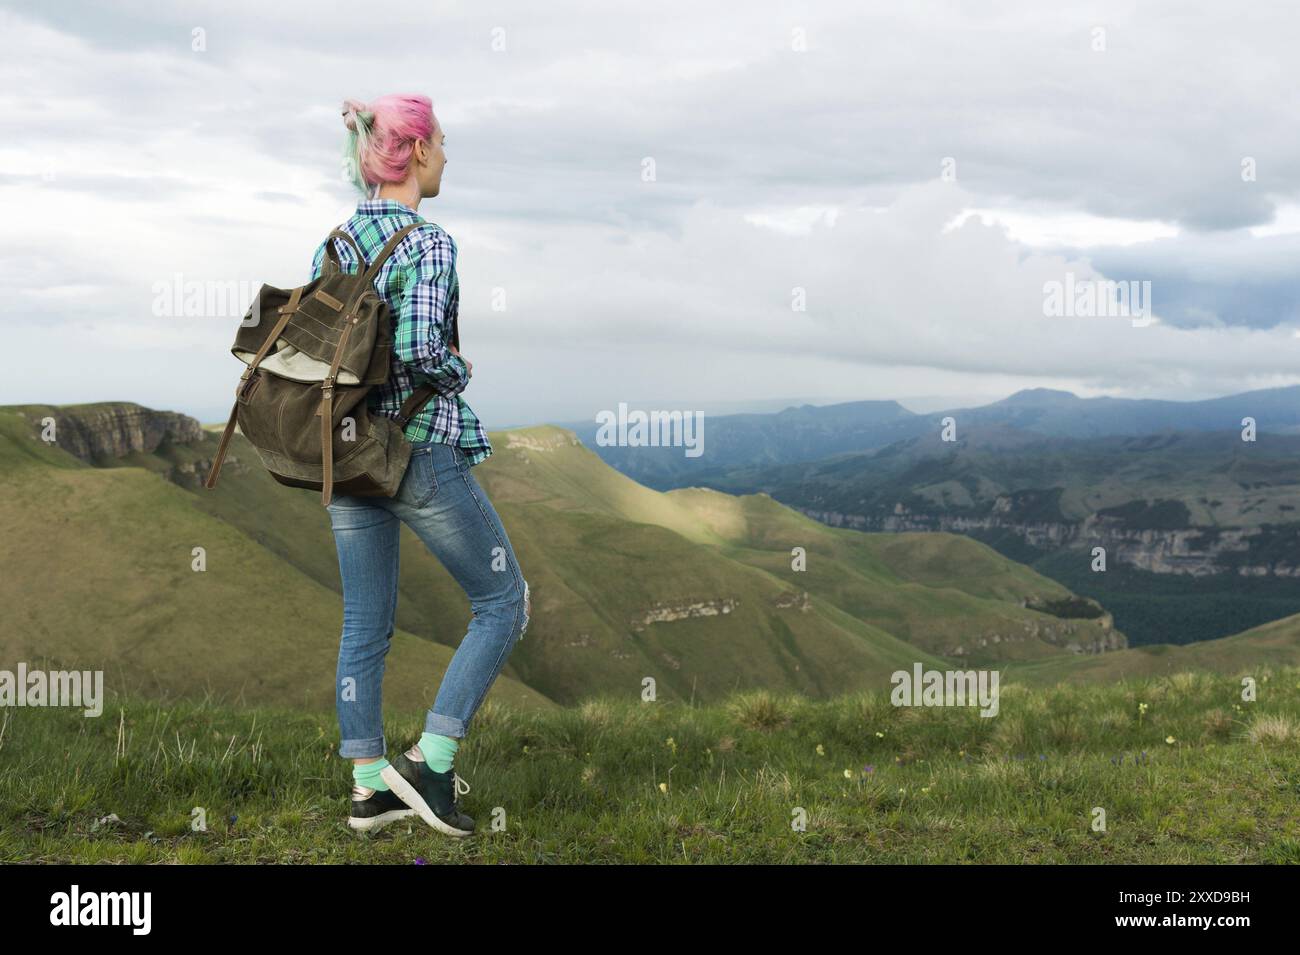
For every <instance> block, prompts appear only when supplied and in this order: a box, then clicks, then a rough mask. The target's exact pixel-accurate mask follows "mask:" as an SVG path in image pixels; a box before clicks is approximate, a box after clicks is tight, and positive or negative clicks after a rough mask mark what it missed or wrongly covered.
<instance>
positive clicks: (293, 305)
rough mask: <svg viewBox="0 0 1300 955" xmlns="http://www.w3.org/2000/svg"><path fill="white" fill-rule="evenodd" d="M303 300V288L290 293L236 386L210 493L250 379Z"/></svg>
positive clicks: (208, 483) (211, 473) (209, 482)
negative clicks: (269, 332) (272, 326)
mask: <svg viewBox="0 0 1300 955" xmlns="http://www.w3.org/2000/svg"><path fill="white" fill-rule="evenodd" d="M301 299H302V288H301V287H299V288H296V289H294V290H293V291H292V292H290V293H289V302H288V304H286V305H281V306H280V320H279V321H277V322H276V323H275V328H273V329H271V334H269V335H267V336H266V338H265V339H263V341H262V347H260V348H259V349H258V350H257V354H256V355H254V356H253V360H252V361H250V362H249V363H248V367H247V368H245V369H244V373H243V374H242V375H240V376H239V384H237V385H235V403H234V405H233V406H231V409H230V418H229V420H227V421H226V430H225V431H223V432H222V433H221V443H220V444H218V445H217V454H216V457H214V458H213V459H212V470H211V471H209V472H208V479H207V480H206V481H204V482H203V486H204V487H206V488H207V489H208V490H209V491H210V490H212V489H213V488H214V487H216V486H217V475H219V474H220V473H221V463H222V462H223V461H225V459H226V450H227V449H228V448H229V447H230V436H231V435H232V434H233V433H234V431H235V421H236V419H237V418H238V416H239V399H240V397H241V396H242V395H243V391H244V388H245V387H246V385H247V383H248V379H249V378H251V377H253V372H255V371H257V366H258V365H260V364H261V363H262V359H263V358H265V357H266V355H267V352H269V351H270V350H271V348H272V346H274V345H275V343H276V342H277V341H278V340H279V338H280V333H281V332H282V331H284V327H285V326H286V325H288V324H289V319H291V318H293V313H294V312H296V311H297V310H298V303H299V301H301Z"/></svg>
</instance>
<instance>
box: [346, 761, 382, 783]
mask: <svg viewBox="0 0 1300 955" xmlns="http://www.w3.org/2000/svg"><path fill="white" fill-rule="evenodd" d="M387 765H388V760H386V759H384V758H383V757H382V756H381V757H379V758H378V759H377V760H375V761H374V762H373V763H353V764H352V778H353V779H355V780H356V781H357V784H358V785H361V786H365V787H366V788H367V789H387V788H388V783H386V782H384V780H383V778H382V777H381V776H380V775H379V774H380V773H381V772H383V770H384V767H386V766H387Z"/></svg>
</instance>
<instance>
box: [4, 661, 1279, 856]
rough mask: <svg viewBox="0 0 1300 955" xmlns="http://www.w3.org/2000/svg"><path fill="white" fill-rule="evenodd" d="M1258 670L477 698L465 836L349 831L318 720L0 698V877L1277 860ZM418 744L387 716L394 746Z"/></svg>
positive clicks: (1272, 687) (1274, 766)
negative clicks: (983, 705)
mask: <svg viewBox="0 0 1300 955" xmlns="http://www.w3.org/2000/svg"><path fill="white" fill-rule="evenodd" d="M1255 675H1256V678H1257V681H1258V688H1259V698H1258V701H1257V702H1250V703H1245V702H1242V701H1241V700H1240V682H1239V680H1236V679H1233V678H1229V677H1223V676H1210V675H1202V674H1194V673H1180V674H1175V675H1172V676H1165V677H1156V678H1148V679H1139V680H1134V681H1129V682H1124V683H1114V684H1109V685H1106V686H1097V685H1070V686H1053V687H1044V688H1035V687H1029V686H1025V685H1012V686H1005V685H1004V686H1003V688H1002V699H1001V707H1000V712H999V714H998V715H997V716H995V717H992V718H981V717H980V716H979V715H978V712H977V711H976V710H974V709H964V708H962V709H959V708H952V707H949V708H937V707H936V708H902V707H895V706H893V705H891V703H890V701H889V699H888V696H887V695H886V694H885V693H883V692H882V693H876V694H868V695H853V696H842V697H838V698H835V699H831V700H827V701H820V702H810V701H807V700H804V699H801V698H798V697H793V696H777V695H773V694H769V693H765V692H755V693H746V694H741V695H737V696H733V697H731V698H729V699H727V700H725V701H723V702H720V703H716V704H712V705H709V706H696V707H692V706H690V705H689V704H687V703H682V702H668V703H643V702H640V701H639V700H636V699H635V698H634V699H621V700H620V699H613V698H601V699H593V700H589V701H587V702H584V703H582V704H579V705H577V706H573V707H568V708H563V709H560V708H552V709H544V710H537V711H531V712H530V711H527V710H520V709H516V708H512V707H510V706H508V705H504V704H493V703H489V704H488V705H487V706H485V707H484V709H483V710H481V711H480V713H479V715H478V716H477V718H476V722H475V724H474V726H473V728H472V731H471V735H470V737H469V739H468V741H467V742H466V744H465V745H464V746H463V747H462V749H461V752H460V755H459V756H458V758H457V771H458V772H459V773H460V774H461V775H462V776H464V777H465V778H466V779H467V780H468V781H469V782H470V784H471V786H472V787H473V788H472V791H471V792H470V794H469V795H468V796H466V797H465V799H464V804H465V807H466V809H467V810H468V811H469V812H470V813H471V815H473V816H475V818H476V819H477V820H478V822H479V833H478V834H477V835H476V836H474V837H473V838H472V839H470V840H468V841H464V842H453V841H451V840H449V839H447V838H446V837H443V836H440V835H438V834H436V833H434V832H433V831H432V830H430V829H428V828H427V827H426V826H424V824H423V823H408V822H405V821H404V822H400V823H396V824H393V825H390V826H389V827H388V828H386V829H384V830H381V831H380V832H378V833H375V834H371V835H357V834H354V833H352V832H351V831H350V830H348V829H347V827H346V825H345V814H346V811H347V808H346V807H347V794H348V787H349V785H350V774H349V765H350V764H349V763H348V762H347V761H345V760H343V759H340V758H339V757H338V756H337V755H336V754H335V752H334V749H335V745H336V740H337V726H336V724H335V722H334V718H333V715H332V714H319V715H315V714H304V713H302V712H297V711H288V710H285V711H275V710H271V709H264V708H258V709H250V708H244V707H240V708H234V707H226V706H221V705H216V704H212V703H206V704H205V703H178V704H175V705H172V706H160V705H159V704H157V703H155V702H152V701H146V700H137V699H129V700H114V701H111V702H110V703H109V705H107V706H106V707H105V711H104V714H103V716H102V717H99V718H95V719H87V718H84V717H83V716H81V715H80V711H72V710H68V709H37V708H31V709H14V708H9V709H6V710H2V711H0V767H3V770H2V771H0V862H15V861H40V862H135V863H143V862H181V863H225V862H244V863H253V862H258V863H271V862H275V863H313V862H322V863H325V862H328V863H339V862H354V863H356V862H386V863H399V864H413V863H419V862H421V861H423V862H427V863H441V862H468V863H535V862H618V863H685V862H696V863H698V862H727V863H734V862H749V863H793V862H895V863H966V862H984V863H989V862H1003V863H1022V862H1033V863H1067V862H1076V863H1192V862H1201V863H1246V862H1249V863H1297V862H1300V812H1298V811H1297V808H1298V806H1300V669H1296V668H1275V669H1261V670H1259V671H1258V672H1257V673H1256V674H1255ZM1143 704H1145V706H1143ZM418 731H419V714H418V713H413V714H407V715H404V716H403V717H402V718H401V719H390V720H389V721H388V723H387V725H386V732H387V736H388V740H389V755H390V756H392V755H393V754H394V753H396V752H397V751H398V750H399V748H405V747H406V746H407V745H409V744H410V743H411V742H412V741H414V739H415V738H416V737H417V735H418ZM196 807H201V808H202V810H203V812H204V813H205V814H206V824H207V829H206V831H194V830H193V829H192V823H191V820H192V818H193V814H194V812H195V810H196ZM1098 807H1099V808H1101V809H1103V810H1104V811H1105V821H1106V830H1105V831H1104V832H1101V831H1094V830H1093V821H1094V818H1095V809H1096V808H1098ZM110 816H116V819H111V818H109V817H110ZM801 817H802V818H805V819H806V826H805V828H804V829H803V831H799V830H798V829H797V828H796V827H795V825H794V823H795V822H796V820H797V819H799V818H801ZM105 819H107V820H108V821H106V822H101V820H105ZM494 820H496V822H497V823H498V825H497V826H496V827H495V828H494Z"/></svg>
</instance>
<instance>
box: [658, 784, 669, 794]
mask: <svg viewBox="0 0 1300 955" xmlns="http://www.w3.org/2000/svg"><path fill="white" fill-rule="evenodd" d="M659 791H660V792H661V793H666V792H668V784H667V783H660V784H659Z"/></svg>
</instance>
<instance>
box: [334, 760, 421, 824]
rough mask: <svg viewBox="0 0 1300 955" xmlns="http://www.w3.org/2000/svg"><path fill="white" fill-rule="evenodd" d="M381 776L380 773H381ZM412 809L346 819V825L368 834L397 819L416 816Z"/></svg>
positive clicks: (393, 810)
mask: <svg viewBox="0 0 1300 955" xmlns="http://www.w3.org/2000/svg"><path fill="white" fill-rule="evenodd" d="M381 775H382V773H381ZM418 815H419V813H417V812H416V811H415V810H414V809H390V810H388V812H381V813H380V814H379V815H377V816H370V817H369V818H363V819H355V818H352V817H349V818H348V825H349V826H350V827H352V828H353V829H356V830H358V831H359V832H370V831H372V830H374V829H378V828H380V827H381V826H386V825H388V824H389V823H390V822H397V820H399V819H410V818H411V817H412V816H418Z"/></svg>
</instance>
